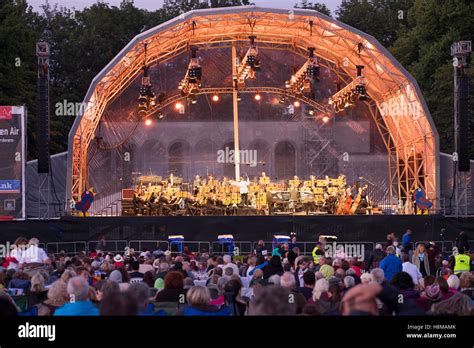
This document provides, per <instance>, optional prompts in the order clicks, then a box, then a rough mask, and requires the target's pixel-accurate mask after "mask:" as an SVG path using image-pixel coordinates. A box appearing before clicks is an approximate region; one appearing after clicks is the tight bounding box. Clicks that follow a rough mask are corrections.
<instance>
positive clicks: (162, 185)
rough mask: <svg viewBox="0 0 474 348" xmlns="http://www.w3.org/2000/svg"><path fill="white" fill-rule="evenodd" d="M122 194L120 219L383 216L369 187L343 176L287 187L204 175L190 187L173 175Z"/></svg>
mask: <svg viewBox="0 0 474 348" xmlns="http://www.w3.org/2000/svg"><path fill="white" fill-rule="evenodd" d="M123 191H124V192H122V215H136V216H198V215H280V214H281V215H288V214H295V215H318V214H337V215H353V214H379V213H380V214H381V210H380V208H378V207H377V206H376V204H374V203H373V202H372V201H371V200H370V198H369V196H368V194H367V185H365V186H362V185H361V184H360V183H359V182H357V183H355V184H354V185H348V184H347V183H346V177H345V176H344V175H340V176H339V177H337V178H330V177H327V176H326V177H325V178H323V179H317V178H316V177H315V176H310V178H309V179H308V180H301V179H300V178H299V177H297V176H294V177H293V179H291V180H289V181H287V182H284V181H279V182H272V181H271V180H270V177H268V176H267V175H266V174H265V173H264V172H263V173H261V176H260V177H258V178H256V179H255V180H253V181H250V180H249V178H248V177H241V178H240V180H238V181H237V180H231V179H229V178H226V177H223V178H222V179H221V180H217V179H216V178H215V177H214V176H213V175H208V176H207V177H204V178H202V177H200V176H196V177H195V178H194V181H193V182H192V183H185V182H183V180H182V178H179V177H175V176H174V175H173V174H170V176H169V177H168V178H162V177H160V176H141V177H139V178H138V179H137V184H136V188H135V189H132V190H123Z"/></svg>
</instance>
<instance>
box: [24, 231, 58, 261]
mask: <svg viewBox="0 0 474 348" xmlns="http://www.w3.org/2000/svg"><path fill="white" fill-rule="evenodd" d="M28 244H29V246H28V248H27V249H26V250H25V251H24V252H23V254H22V257H21V260H20V265H25V264H38V263H39V264H46V265H49V264H50V261H51V260H50V259H49V257H48V255H47V254H46V252H45V251H44V249H43V248H40V247H39V246H38V244H39V240H38V239H37V238H31V239H30V241H29V242H28Z"/></svg>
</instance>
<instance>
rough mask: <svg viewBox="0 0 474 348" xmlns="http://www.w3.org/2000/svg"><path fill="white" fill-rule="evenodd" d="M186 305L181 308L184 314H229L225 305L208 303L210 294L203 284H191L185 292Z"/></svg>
mask: <svg viewBox="0 0 474 348" xmlns="http://www.w3.org/2000/svg"><path fill="white" fill-rule="evenodd" d="M186 300H187V305H186V306H185V307H184V309H183V310H182V314H183V315H185V316H230V315H231V314H232V312H231V310H230V308H229V307H227V306H222V307H217V306H213V305H210V304H209V301H210V300H211V295H210V293H209V289H208V288H206V287H204V286H193V287H192V288H191V289H189V290H188V293H187V294H186Z"/></svg>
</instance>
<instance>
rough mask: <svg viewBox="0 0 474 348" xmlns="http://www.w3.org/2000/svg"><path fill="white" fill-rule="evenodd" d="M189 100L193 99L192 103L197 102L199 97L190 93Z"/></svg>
mask: <svg viewBox="0 0 474 348" xmlns="http://www.w3.org/2000/svg"><path fill="white" fill-rule="evenodd" d="M189 100H190V101H191V104H197V98H196V96H195V95H193V94H192V95H190V96H189Z"/></svg>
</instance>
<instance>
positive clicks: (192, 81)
mask: <svg viewBox="0 0 474 348" xmlns="http://www.w3.org/2000/svg"><path fill="white" fill-rule="evenodd" d="M197 51H198V48H197V47H191V59H190V61H189V65H188V70H187V71H186V75H185V76H184V79H182V80H181V82H180V83H179V86H178V89H179V90H180V91H181V94H182V95H183V96H185V95H189V94H195V93H197V92H198V91H199V87H201V79H202V68H201V65H200V64H199V59H198V58H197V57H196V52H197Z"/></svg>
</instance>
